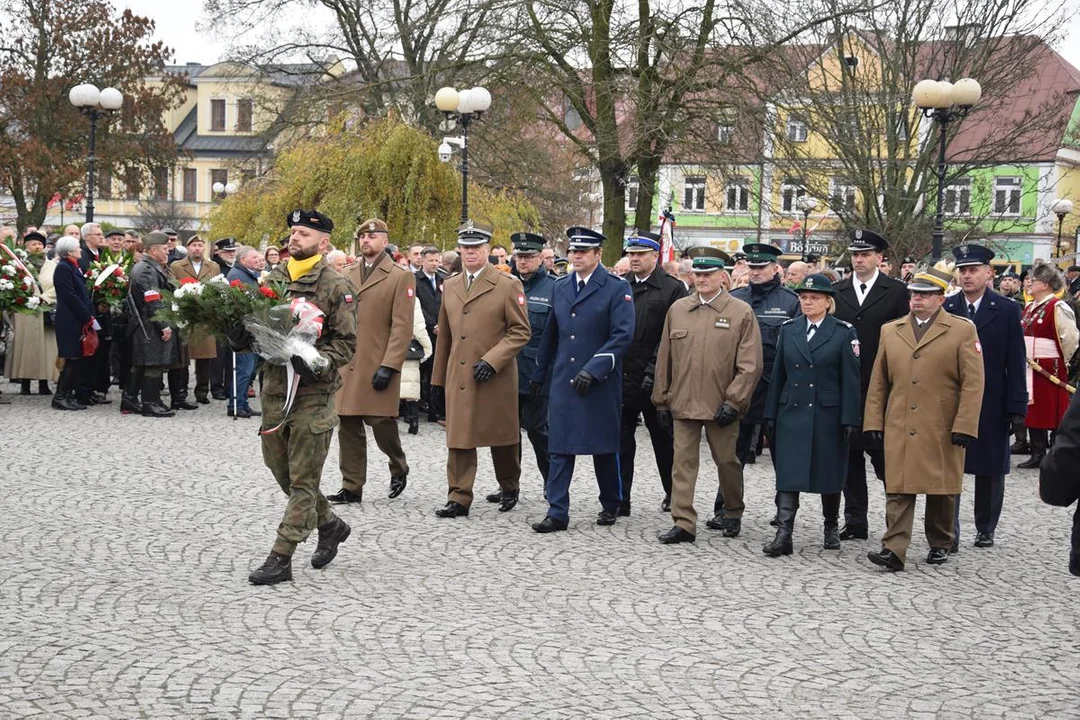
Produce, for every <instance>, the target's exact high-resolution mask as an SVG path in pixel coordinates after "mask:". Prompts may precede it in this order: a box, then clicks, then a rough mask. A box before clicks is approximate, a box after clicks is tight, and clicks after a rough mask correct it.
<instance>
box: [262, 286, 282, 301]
mask: <svg viewBox="0 0 1080 720" xmlns="http://www.w3.org/2000/svg"><path fill="white" fill-rule="evenodd" d="M259 292H260V293H262V294H263V297H268V298H270V299H271V300H277V299H278V294H277V293H276V292H274V291H273V290H272V289H271V288H268V287H266V286H265V285H264V286H262V287H260V288H259Z"/></svg>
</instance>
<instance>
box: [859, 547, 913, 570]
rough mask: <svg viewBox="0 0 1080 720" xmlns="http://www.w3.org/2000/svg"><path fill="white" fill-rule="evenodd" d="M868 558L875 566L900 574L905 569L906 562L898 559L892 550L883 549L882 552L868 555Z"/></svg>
mask: <svg viewBox="0 0 1080 720" xmlns="http://www.w3.org/2000/svg"><path fill="white" fill-rule="evenodd" d="M866 557H867V558H868V559H869V560H870V562H872V563H874V564H875V565H879V566H881V567H883V568H886V569H888V570H892V571H893V572H899V571H901V570H903V569H904V561H903V560H901V559H900V558H898V557H897V556H896V553H894V552H893V551H892V550H887V549H885V548H881V550H879V551H877V552H868V553H866Z"/></svg>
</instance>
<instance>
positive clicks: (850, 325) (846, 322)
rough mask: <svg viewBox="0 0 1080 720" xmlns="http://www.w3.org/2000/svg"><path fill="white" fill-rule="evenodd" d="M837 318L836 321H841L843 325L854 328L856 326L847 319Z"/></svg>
mask: <svg viewBox="0 0 1080 720" xmlns="http://www.w3.org/2000/svg"><path fill="white" fill-rule="evenodd" d="M835 320H836V322H838V323H840V324H841V325H843V326H844V327H846V328H853V327H855V326H854V325H852V324H851V323H849V322H848V321H847V320H841V319H840V318H835Z"/></svg>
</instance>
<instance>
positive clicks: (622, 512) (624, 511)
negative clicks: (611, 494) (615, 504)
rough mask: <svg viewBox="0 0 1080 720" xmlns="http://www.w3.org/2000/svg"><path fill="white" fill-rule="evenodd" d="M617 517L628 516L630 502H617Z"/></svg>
mask: <svg viewBox="0 0 1080 720" xmlns="http://www.w3.org/2000/svg"><path fill="white" fill-rule="evenodd" d="M615 515H616V516H617V517H630V503H629V502H623V503H619V509H618V510H616V511H615Z"/></svg>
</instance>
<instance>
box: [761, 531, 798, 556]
mask: <svg viewBox="0 0 1080 720" xmlns="http://www.w3.org/2000/svg"><path fill="white" fill-rule="evenodd" d="M761 552H763V553H765V554H766V555H768V556H769V557H780V556H781V555H790V554H791V553H793V552H795V547H794V544H793V543H792V542H791V535H788V536H787V538H784V537H783V533H782V532H777V533H776V537H775V538H773V541H772V542H770V543H769V544H768V545H766V546H765V547H763V548H761Z"/></svg>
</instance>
